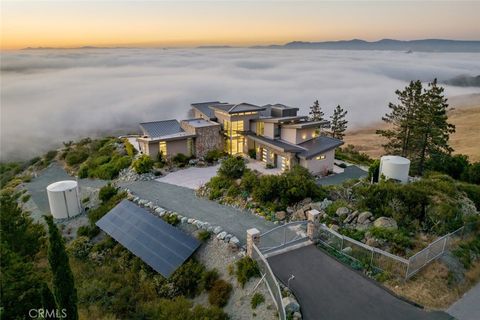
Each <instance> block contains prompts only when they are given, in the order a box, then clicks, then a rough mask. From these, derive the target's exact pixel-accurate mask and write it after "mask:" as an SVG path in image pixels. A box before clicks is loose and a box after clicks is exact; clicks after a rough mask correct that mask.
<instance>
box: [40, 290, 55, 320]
mask: <svg viewBox="0 0 480 320" xmlns="http://www.w3.org/2000/svg"><path fill="white" fill-rule="evenodd" d="M40 295H41V297H42V308H43V309H44V310H48V311H49V312H52V310H56V309H57V304H56V303H55V298H54V297H53V294H52V291H50V288H49V287H48V285H47V284H46V283H45V282H44V283H42V285H41V288H40ZM45 319H54V316H52V317H45Z"/></svg>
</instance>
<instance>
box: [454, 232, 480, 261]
mask: <svg viewBox="0 0 480 320" xmlns="http://www.w3.org/2000/svg"><path fill="white" fill-rule="evenodd" d="M453 254H454V255H455V256H456V257H458V259H459V260H460V262H461V263H462V264H463V266H464V267H465V268H466V269H469V268H470V267H471V266H472V264H473V262H474V261H475V260H478V259H480V237H479V236H477V237H476V238H474V239H473V240H471V241H468V242H466V243H461V244H460V245H459V247H458V248H457V249H455V250H453Z"/></svg>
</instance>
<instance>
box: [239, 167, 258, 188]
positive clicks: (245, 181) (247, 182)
mask: <svg viewBox="0 0 480 320" xmlns="http://www.w3.org/2000/svg"><path fill="white" fill-rule="evenodd" d="M257 184H258V176H257V175H256V174H255V173H254V172H253V171H252V170H249V169H246V170H245V171H244V172H243V176H242V182H241V183H240V188H241V189H242V190H244V191H247V192H249V193H250V192H252V190H253V188H254V187H255V186H256V185H257Z"/></svg>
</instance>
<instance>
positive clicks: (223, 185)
mask: <svg viewBox="0 0 480 320" xmlns="http://www.w3.org/2000/svg"><path fill="white" fill-rule="evenodd" d="M231 185H233V181H232V179H230V178H227V177H224V176H215V177H213V178H212V179H210V181H209V182H207V183H206V184H205V186H206V187H207V188H209V189H210V194H209V199H210V200H214V199H218V198H220V197H221V196H223V194H224V193H225V192H226V191H227V190H228V188H230V186H231Z"/></svg>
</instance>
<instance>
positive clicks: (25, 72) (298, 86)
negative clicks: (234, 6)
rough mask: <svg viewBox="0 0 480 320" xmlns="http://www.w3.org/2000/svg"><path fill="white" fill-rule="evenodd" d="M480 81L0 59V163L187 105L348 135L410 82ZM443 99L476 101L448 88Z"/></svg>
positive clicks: (154, 54)
mask: <svg viewBox="0 0 480 320" xmlns="http://www.w3.org/2000/svg"><path fill="white" fill-rule="evenodd" d="M462 74H467V75H477V74H480V54H478V53H411V54H406V53H403V52H388V51H382V52H380V51H331V50H328V51H327V50H326V51H323V50H273V49H246V48H245V49H241V48H231V49H168V50H166V49H85V50H29V51H17V52H3V53H2V66H1V78H2V79H1V80H2V81H1V95H2V96H1V159H2V160H5V159H18V158H28V157H31V156H34V155H36V154H38V153H40V152H45V151H47V150H49V149H51V148H53V147H56V146H59V145H61V142H62V141H67V140H72V139H75V138H78V137H81V136H95V135H97V134H103V133H105V132H114V133H116V134H118V133H127V132H129V131H132V130H136V127H137V123H138V122H141V121H153V120H160V119H171V118H178V119H184V118H186V117H187V116H188V110H189V105H190V103H192V102H200V101H211V100H221V101H228V102H232V103H236V102H250V103H254V104H259V105H262V104H267V103H283V104H287V105H291V106H296V107H299V108H300V109H301V111H303V112H308V107H309V106H310V105H311V103H312V102H313V101H314V100H316V99H318V100H319V101H320V104H321V106H322V107H323V108H324V111H325V112H326V114H327V115H330V114H331V112H332V110H333V108H334V107H335V106H336V105H337V104H340V105H342V106H343V107H344V108H345V109H347V110H348V115H347V117H348V120H349V121H350V125H351V126H361V125H366V124H368V123H371V122H374V121H378V119H379V118H380V117H381V116H382V115H383V114H384V113H385V112H386V111H387V105H388V102H389V101H394V99H395V94H394V91H395V90H396V89H401V88H403V87H404V86H405V85H406V84H407V83H408V81H409V80H416V79H420V80H422V81H430V80H432V79H433V78H435V77H437V78H439V79H440V80H446V79H450V78H453V77H456V76H458V75H462ZM446 91H447V95H448V96H454V95H459V94H466V93H474V92H479V91H480V90H479V89H478V88H460V87H453V86H448V87H447V90H446Z"/></svg>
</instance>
